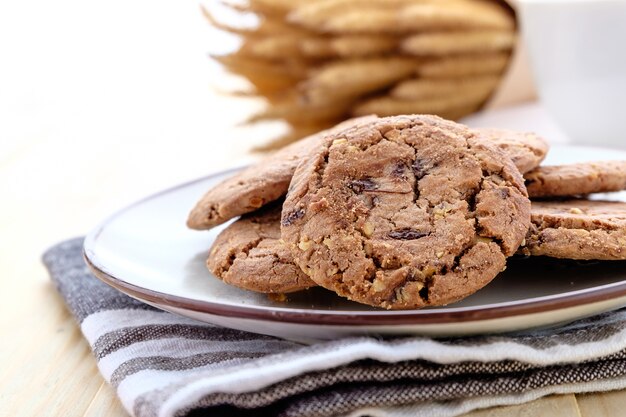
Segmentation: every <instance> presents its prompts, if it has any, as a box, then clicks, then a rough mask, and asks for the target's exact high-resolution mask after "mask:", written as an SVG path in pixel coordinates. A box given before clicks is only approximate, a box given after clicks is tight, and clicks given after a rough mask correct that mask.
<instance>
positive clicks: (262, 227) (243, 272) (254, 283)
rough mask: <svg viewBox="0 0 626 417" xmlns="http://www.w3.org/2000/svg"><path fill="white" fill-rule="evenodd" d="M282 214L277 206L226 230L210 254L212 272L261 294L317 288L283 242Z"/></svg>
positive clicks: (237, 285)
mask: <svg viewBox="0 0 626 417" xmlns="http://www.w3.org/2000/svg"><path fill="white" fill-rule="evenodd" d="M280 210H281V206H280V204H279V202H276V203H274V204H271V205H269V206H267V207H264V208H263V209H261V210H259V211H258V212H254V213H251V214H248V215H246V216H243V217H242V218H241V219H239V220H237V221H236V222H234V223H233V224H231V225H229V226H228V227H227V228H226V229H224V230H223V231H222V232H221V233H220V234H219V235H218V237H217V238H216V239H215V242H214V243H213V246H212V247H211V250H210V252H209V258H208V260H207V266H208V268H209V270H210V271H211V272H212V273H213V274H214V275H216V276H217V277H219V278H220V279H221V280H222V281H224V282H225V283H227V284H230V285H234V286H235V287H239V288H243V289H246V290H252V291H256V292H262V293H289V292H294V291H300V290H304V289H306V288H309V287H312V286H315V285H316V284H315V283H314V282H313V281H311V279H310V278H309V277H307V276H306V275H305V274H304V273H303V272H302V271H301V270H300V268H298V267H297V266H296V265H295V263H294V262H293V257H292V256H291V253H289V250H288V249H287V248H286V247H285V245H283V244H282V242H281V241H280Z"/></svg>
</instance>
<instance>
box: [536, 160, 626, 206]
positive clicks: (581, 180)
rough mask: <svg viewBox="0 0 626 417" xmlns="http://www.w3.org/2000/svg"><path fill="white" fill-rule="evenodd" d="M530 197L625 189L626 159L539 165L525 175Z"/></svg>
mask: <svg viewBox="0 0 626 417" xmlns="http://www.w3.org/2000/svg"><path fill="white" fill-rule="evenodd" d="M524 178H525V179H526V187H527V188H528V194H529V195H530V196H531V197H557V196H575V195H584V194H591V193H604V192H609V191H621V190H624V189H626V161H598V162H584V163H580V164H571V165H554V166H542V167H538V168H536V169H534V170H532V171H530V172H528V173H526V174H525V175H524Z"/></svg>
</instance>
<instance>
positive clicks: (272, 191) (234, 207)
mask: <svg viewBox="0 0 626 417" xmlns="http://www.w3.org/2000/svg"><path fill="white" fill-rule="evenodd" d="M375 118H376V117H375V116H364V117H359V118H356V119H350V120H346V121H345V122H343V123H340V124H338V125H337V126H335V127H334V128H332V129H329V130H326V131H322V132H320V133H317V134H315V135H312V136H308V137H306V138H304V139H302V140H299V141H298V142H295V143H293V144H291V145H289V146H286V147H285V148H283V149H281V150H279V151H277V152H276V153H274V154H272V155H270V156H268V157H266V158H265V159H263V160H261V161H259V162H258V163H256V164H254V165H251V166H249V167H247V168H245V169H243V170H242V171H240V172H238V173H237V174H235V175H233V176H232V177H230V178H228V179H226V180H224V181H222V182H221V183H219V184H217V185H216V186H215V187H213V188H211V189H210V190H209V191H208V192H207V193H206V194H205V195H204V196H203V197H202V198H201V199H200V201H198V202H197V203H196V205H195V207H194V208H193V209H192V210H191V213H189V217H188V218H187V226H188V227H190V228H192V229H198V230H202V229H210V228H211V227H213V226H217V225H218V224H222V223H224V222H226V221H228V220H230V219H232V218H234V217H237V216H240V215H242V214H245V213H250V212H253V211H255V210H257V209H259V208H261V207H262V206H264V205H266V204H268V203H271V202H272V201H275V200H277V199H279V198H280V197H282V196H284V195H285V194H286V193H287V188H288V187H289V181H291V177H292V176H293V172H294V171H295V170H296V167H297V166H298V164H299V163H300V161H301V159H302V157H303V156H304V155H308V154H309V153H310V152H312V151H313V149H315V148H316V147H317V146H319V144H320V143H321V141H322V138H324V136H326V135H328V134H331V133H333V132H335V131H338V130H341V129H345V128H347V127H350V126H352V125H354V124H357V123H363V122H367V121H369V120H372V119H375Z"/></svg>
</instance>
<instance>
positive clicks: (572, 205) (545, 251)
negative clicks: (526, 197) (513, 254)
mask: <svg viewBox="0 0 626 417" xmlns="http://www.w3.org/2000/svg"><path fill="white" fill-rule="evenodd" d="M520 253H523V254H526V255H544V256H551V257H554V258H565V259H596V260H620V259H622V260H623V259H626V203H623V202H616V201H597V200H577V199H571V200H563V201H533V202H532V211H531V225H530V229H529V231H528V235H527V236H526V241H525V244H524V246H523V247H521V248H520Z"/></svg>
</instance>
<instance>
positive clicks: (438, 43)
mask: <svg viewBox="0 0 626 417" xmlns="http://www.w3.org/2000/svg"><path fill="white" fill-rule="evenodd" d="M223 4H224V5H226V6H227V7H229V8H231V9H233V10H235V11H236V12H237V13H241V14H246V15H249V14H253V15H254V16H256V17H257V18H258V20H257V21H258V24H257V25H256V26H254V27H240V26H237V25H232V24H227V23H225V22H224V21H220V20H218V19H217V18H216V17H215V16H214V15H213V14H212V13H211V12H210V11H209V10H207V9H204V13H205V16H206V17H207V19H208V20H209V22H210V23H211V24H212V25H213V26H214V27H216V28H218V29H221V30H224V31H227V32H230V33H233V34H236V35H238V36H240V37H241V45H240V47H239V48H238V49H237V50H236V51H234V52H232V53H229V54H226V55H220V56H214V58H215V59H216V60H218V61H219V62H220V63H221V64H222V65H223V66H224V67H225V68H226V69H227V70H228V71H230V72H231V73H234V74H237V75H240V76H243V77H244V78H245V79H247V80H248V81H249V83H250V85H251V89H250V91H247V92H245V94H247V95H252V96H259V97H263V98H265V99H266V100H267V106H266V108H265V110H264V111H262V112H261V113H259V114H256V115H254V116H253V117H252V118H251V119H249V120H248V121H249V122H257V121H263V120H284V121H285V122H287V123H288V124H289V125H290V127H291V131H290V133H289V134H287V135H285V136H284V137H281V138H278V139H275V140H274V141H273V142H271V143H270V144H269V145H268V146H267V149H272V148H276V147H280V146H282V145H284V144H286V143H288V142H290V141H293V140H296V139H298V138H301V137H303V136H306V135H308V134H311V133H314V132H317V131H319V130H322V129H325V128H328V127H330V126H332V125H334V124H336V123H338V122H339V121H341V120H344V119H346V118H348V117H352V116H359V115H365V114H372V113H373V114H377V115H379V116H389V115H394V114H403V113H404V114H407V113H430V114H438V115H440V116H442V117H445V118H448V119H458V118H460V117H463V116H465V115H467V114H470V113H472V112H474V111H476V110H478V109H479V108H480V107H481V106H482V105H483V104H484V103H485V101H486V100H487V99H488V98H489V96H490V95H491V94H492V93H493V92H494V90H495V89H496V87H497V86H498V83H499V81H500V79H501V76H502V74H503V72H504V71H505V69H506V68H507V65H508V63H509V58H510V55H511V51H512V49H513V47H514V45H515V42H516V31H515V18H514V15H513V13H512V11H511V10H510V9H509V8H508V6H506V5H505V4H504V3H502V2H500V1H498V0H247V1H245V2H236V3H235V2H230V1H228V0H225V2H224V3H223Z"/></svg>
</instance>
